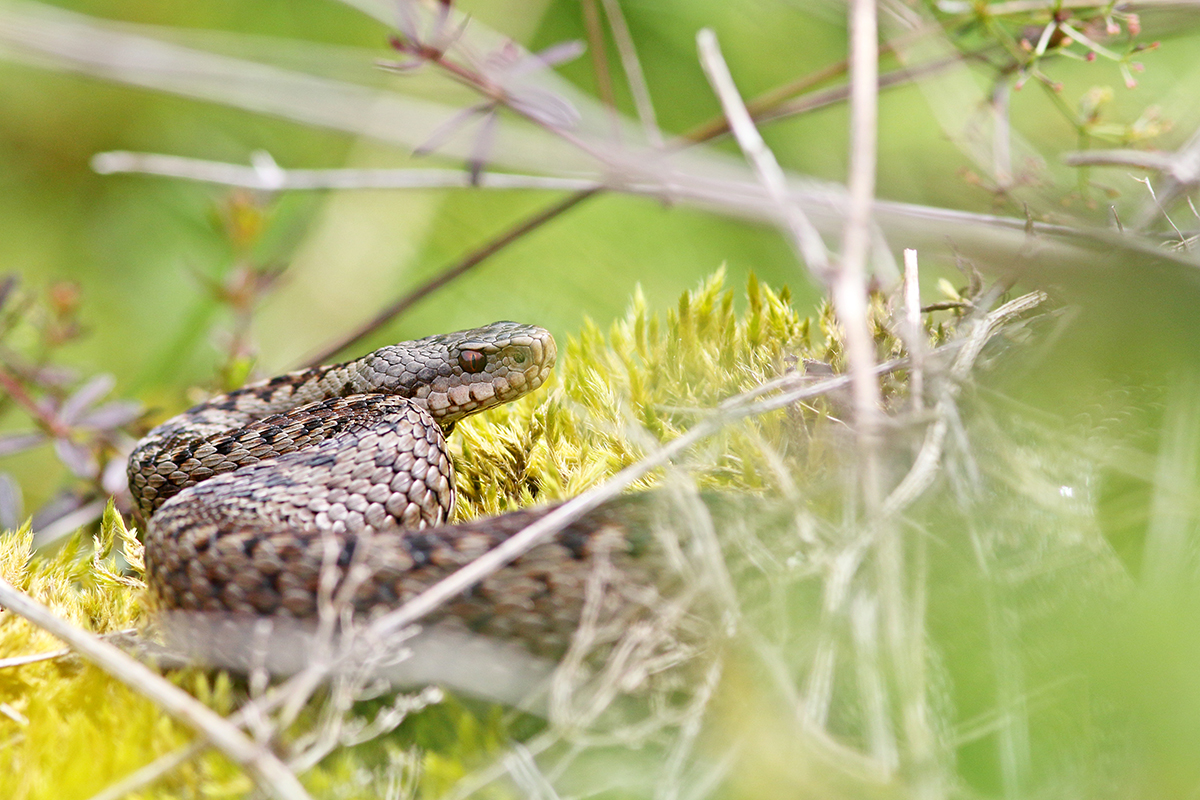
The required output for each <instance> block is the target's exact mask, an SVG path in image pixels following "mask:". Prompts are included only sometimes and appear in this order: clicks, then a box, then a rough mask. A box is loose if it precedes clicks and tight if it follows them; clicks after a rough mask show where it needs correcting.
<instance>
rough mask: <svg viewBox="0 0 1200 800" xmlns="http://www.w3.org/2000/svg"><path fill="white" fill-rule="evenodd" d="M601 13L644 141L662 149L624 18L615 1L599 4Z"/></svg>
mask: <svg viewBox="0 0 1200 800" xmlns="http://www.w3.org/2000/svg"><path fill="white" fill-rule="evenodd" d="M601 2H602V3H603V4H604V13H605V15H606V16H607V17H608V26H609V28H610V29H611V30H612V36H613V42H614V43H615V44H616V45H617V53H618V54H619V55H620V57H621V66H622V67H624V69H625V79H626V80H627V81H628V82H629V92H630V94H631V95H633V106H634V108H635V109H636V110H637V115H638V120H639V121H640V122H641V123H642V130H643V131H645V133H646V140H647V141H648V142H650V144H651V146H653V147H662V145H663V138H662V132H661V131H660V130H659V129H658V119H657V117H656V116H655V114H654V103H653V101H651V99H650V87H648V86H647V85H646V76H645V74H644V73H643V72H642V62H641V60H640V59H639V58H638V54H637V48H636V47H635V46H634V43H633V36H631V35H630V33H629V26H628V25H627V24H626V22H625V14H624V13H623V12H622V11H621V4H620V3H619V2H618V1H617V0H601Z"/></svg>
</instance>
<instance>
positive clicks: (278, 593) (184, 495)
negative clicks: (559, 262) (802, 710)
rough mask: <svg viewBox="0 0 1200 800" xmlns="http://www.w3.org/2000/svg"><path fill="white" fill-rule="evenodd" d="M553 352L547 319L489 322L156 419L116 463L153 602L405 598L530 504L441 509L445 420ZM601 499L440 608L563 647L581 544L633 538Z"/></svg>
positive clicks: (248, 607)
mask: <svg viewBox="0 0 1200 800" xmlns="http://www.w3.org/2000/svg"><path fill="white" fill-rule="evenodd" d="M556 356H557V349H556V346H555V342H554V338H553V337H552V336H551V334H550V333H549V332H548V331H546V330H544V329H543V328H540V327H536V326H532V325H525V324H520V323H515V322H495V323H493V324H491V325H487V326H484V327H480V328H474V329H470V330H463V331H457V332H454V333H447V334H439V335H434V336H428V337H425V338H422V339H416V340H413V341H407V342H401V343H399V344H393V345H388V346H385V347H382V348H380V349H378V350H375V351H374V352H372V353H369V354H367V355H365V356H363V357H361V358H358V359H355V360H353V361H348V362H344V363H340V364H335V365H330V366H321V367H314V368H310V369H307V370H302V371H297V372H291V373H288V374H285V375H280V376H278V377H274V378H271V379H268V380H265V381H261V382H258V383H254V384H251V385H248V386H245V387H243V388H241V389H238V390H236V391H233V392H230V393H228V394H224V395H220V396H218V397H214V398H212V399H210V400H208V401H207V402H204V403H201V404H199V405H197V406H195V407H193V408H190V409H189V410H187V411H185V412H184V413H182V414H180V415H178V416H176V417H173V418H171V419H169V420H167V421H166V422H164V423H162V424H161V425H159V426H157V427H155V428H154V429H152V430H151V431H150V432H149V433H148V434H147V435H146V436H145V437H144V438H142V439H141V440H140V441H139V442H138V443H137V445H136V446H135V448H134V450H133V452H132V454H131V455H130V458H129V464H128V477H129V487H130V492H131V494H132V497H133V499H134V501H135V503H136V506H137V509H138V513H140V515H141V516H142V517H143V519H145V520H148V521H149V522H148V527H147V530H146V535H145V565H146V582H147V585H148V587H149V589H150V594H151V596H152V598H153V604H154V605H155V606H156V607H157V608H159V609H165V610H168V611H183V612H200V613H206V612H213V613H221V614H233V615H243V616H249V617H276V618H292V619H300V620H304V619H312V618H315V617H317V616H318V615H319V614H321V613H322V612H323V609H326V610H327V609H329V608H331V607H337V604H339V603H340V604H341V606H342V607H347V608H349V609H350V610H351V611H352V613H353V614H356V615H368V616H369V615H371V614H374V613H379V612H380V611H381V610H386V609H390V608H395V607H397V606H399V605H400V604H402V603H404V602H405V601H406V600H407V599H409V598H411V597H413V596H415V595H416V594H418V593H419V592H420V591H422V590H423V589H425V588H428V587H429V586H431V585H432V584H433V583H435V582H437V581H438V580H439V579H441V578H443V577H445V576H446V575H448V574H449V573H450V572H452V571H454V570H455V569H457V568H458V567H460V566H462V565H463V564H466V563H468V562H469V561H470V560H472V559H473V558H476V557H478V556H479V555H481V554H482V553H484V552H486V551H487V550H489V549H491V548H492V547H495V546H496V545H497V544H499V543H500V542H502V541H503V540H505V539H506V538H508V537H509V536H512V535H513V534H515V533H516V532H518V531H520V530H521V529H522V528H523V527H525V526H526V525H527V524H529V523H530V522H531V521H532V520H533V519H535V518H536V517H537V516H538V515H539V514H541V513H544V511H538V510H525V511H516V512H510V513H508V514H503V515H499V516H495V517H487V518H483V519H480V520H474V521H471V522H466V523H457V524H455V523H453V522H452V517H453V512H454V506H455V489H454V466H453V463H452V460H451V458H450V455H449V453H448V450H447V440H446V437H447V436H448V435H449V434H450V433H451V432H452V431H453V429H454V426H455V424H456V423H457V422H459V421H460V420H462V419H463V418H465V417H467V416H469V415H471V414H475V413H478V412H480V411H483V410H485V409H488V408H493V407H495V406H497V405H500V404H502V403H507V402H510V401H512V400H515V399H517V398H519V397H522V396H524V395H526V394H528V393H529V392H532V391H534V390H536V389H538V388H539V387H541V386H542V385H543V384H544V383H545V382H546V380H547V379H548V378H549V376H550V374H551V370H552V369H553V367H554V363H555V359H556ZM598 513H599V517H597V516H596V515H593V516H592V517H591V518H590V519H587V520H583V521H580V522H577V523H575V524H574V525H572V526H568V527H567V528H566V529H564V530H562V531H560V532H559V533H558V535H557V536H556V537H555V538H554V539H553V540H552V541H549V542H546V543H544V544H542V545H539V546H538V547H536V548H534V549H533V550H532V551H530V552H529V553H527V554H526V555H524V556H522V557H521V558H519V559H517V560H516V561H514V562H512V563H511V564H509V565H508V566H506V567H505V568H503V569H501V570H500V571H499V572H497V573H496V574H494V575H493V576H491V577H489V578H487V579H485V580H484V581H483V582H481V583H480V584H478V585H476V586H474V587H473V588H472V589H471V590H470V591H469V592H467V593H465V594H464V595H463V596H461V597H460V598H459V599H458V600H455V601H452V602H450V603H449V604H447V606H445V607H444V608H443V609H442V611H441V612H440V614H441V615H442V616H444V617H447V618H453V619H455V620H457V621H458V622H459V623H460V624H462V625H465V626H466V627H467V628H468V629H470V630H471V631H473V632H481V633H484V634H487V635H492V636H499V637H502V638H505V639H516V640H518V641H520V642H522V643H523V644H524V645H525V646H526V647H527V648H528V649H530V650H533V651H535V652H539V653H553V652H562V650H563V648H564V647H565V646H566V643H567V641H568V640H569V637H570V634H571V630H572V628H573V626H574V625H575V624H576V622H577V620H578V616H579V613H580V609H581V606H582V603H583V597H584V594H585V584H586V582H587V577H588V574H589V570H590V568H591V567H590V565H591V561H592V557H593V555H594V554H595V553H597V552H598V551H599V549H604V550H605V552H606V553H607V552H613V551H614V549H615V550H616V551H618V554H621V553H625V552H626V551H628V550H629V549H630V547H631V545H630V544H629V542H628V541H627V540H626V539H625V538H624V537H625V532H626V526H625V525H624V524H622V525H606V524H605V519H604V513H605V512H603V511H600V512H598Z"/></svg>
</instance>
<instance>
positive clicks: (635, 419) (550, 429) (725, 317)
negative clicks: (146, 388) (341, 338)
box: [0, 272, 838, 800]
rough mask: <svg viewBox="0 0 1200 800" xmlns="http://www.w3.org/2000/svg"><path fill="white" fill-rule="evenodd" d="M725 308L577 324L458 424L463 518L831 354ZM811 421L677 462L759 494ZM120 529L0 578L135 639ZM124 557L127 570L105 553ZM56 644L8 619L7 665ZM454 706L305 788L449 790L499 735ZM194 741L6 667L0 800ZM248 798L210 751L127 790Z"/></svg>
mask: <svg viewBox="0 0 1200 800" xmlns="http://www.w3.org/2000/svg"><path fill="white" fill-rule="evenodd" d="M733 299H734V297H733V292H731V291H728V290H726V289H725V287H724V276H723V273H721V272H718V273H717V274H716V275H715V276H713V277H712V278H711V279H709V280H708V281H706V282H705V283H704V284H703V285H702V286H701V287H700V288H699V289H698V290H697V291H695V292H691V293H687V294H685V295H684V296H683V297H681V298H680V302H679V305H678V307H677V308H676V309H674V310H672V311H671V312H669V313H668V314H667V315H666V318H665V320H662V319H660V318H659V317H658V316H657V315H655V314H653V313H651V312H650V311H649V310H648V309H647V308H646V304H645V301H644V299H643V298H642V296H641V294H640V292H639V293H637V294H635V296H634V298H633V302H632V305H631V309H630V311H629V313H628V315H627V316H626V318H625V319H623V320H620V321H618V322H616V323H614V324H613V325H612V327H611V329H610V330H609V332H608V334H607V336H605V335H604V334H603V333H602V332H601V331H600V330H599V329H598V328H597V327H596V326H595V325H594V324H592V323H590V322H589V323H586V324H585V326H584V328H583V330H582V331H581V333H580V335H579V338H578V339H573V340H571V341H570V342H568V343H567V344H566V347H565V348H564V352H563V353H562V355H561V357H560V362H559V367H558V369H557V378H556V380H555V382H554V383H553V384H552V385H551V386H550V388H549V391H542V392H539V393H536V394H535V395H534V396H531V397H528V398H525V399H524V400H522V401H521V402H518V403H513V404H510V405H508V406H505V407H503V408H499V409H495V410H493V411H492V412H489V413H488V414H484V415H481V416H480V417H477V418H474V419H472V420H469V421H467V422H466V423H464V424H463V425H461V426H460V433H458V434H456V435H455V436H454V437H453V448H454V451H455V456H456V463H457V464H458V485H459V491H460V504H459V507H460V515H461V516H464V517H471V516H479V515H486V514H493V513H498V512H501V511H504V510H507V509H511V508H514V507H516V506H518V505H528V504H533V503H538V502H546V501H551V500H555V499H559V498H564V497H568V496H571V495H574V494H577V493H578V492H580V491H582V490H584V489H586V488H588V487H590V486H592V485H594V484H596V483H598V482H600V481H603V480H604V479H605V478H607V477H608V476H610V475H612V474H613V473H614V472H615V471H617V470H618V469H620V468H621V467H623V466H625V465H627V464H630V463H632V462H634V461H636V460H637V459H638V458H639V457H640V456H642V455H644V454H645V453H646V452H647V451H648V449H650V448H652V447H654V446H656V445H657V444H658V443H661V442H665V441H669V440H670V439H673V438H674V437H676V436H678V435H679V434H680V433H681V432H683V431H684V430H686V429H687V428H688V427H690V426H691V425H692V424H694V423H695V422H696V421H697V420H698V419H700V418H701V416H702V415H703V414H704V413H706V410H708V409H711V408H712V407H714V406H715V405H716V404H718V403H719V402H720V401H722V400H724V399H726V398H728V397H730V396H732V395H734V394H737V393H739V392H742V391H744V390H746V389H749V388H751V387H754V386H757V385H759V384H761V383H762V382H764V381H766V380H769V379H770V378H773V377H776V376H778V375H780V374H783V373H785V372H787V371H789V370H793V369H797V368H799V367H800V366H801V364H802V362H803V361H804V360H806V359H809V358H816V359H818V360H824V361H828V360H831V359H832V360H836V358H837V357H838V354H837V352H836V348H827V347H826V346H824V345H822V347H823V348H825V349H822V350H821V351H819V352H814V351H813V343H812V342H811V340H810V337H811V334H812V330H811V328H812V326H811V323H810V321H809V320H807V319H804V318H802V317H800V316H799V315H798V314H797V313H796V312H795V311H794V310H793V309H792V308H791V307H790V305H789V303H788V300H789V297H788V293H787V291H786V290H784V291H783V292H779V293H776V292H773V291H772V290H770V289H769V288H768V287H766V286H765V285H763V284H760V283H759V282H758V281H757V280H754V279H751V281H750V283H749V287H748V290H747V308H746V310H745V312H744V313H743V314H741V315H738V314H736V313H735V312H734V304H733ZM824 322H826V323H827V319H826V320H824ZM806 415H807V419H806ZM813 418H815V416H814V415H812V414H808V413H807V412H805V411H803V410H791V411H787V412H785V411H780V412H775V413H773V414H772V415H769V416H767V417H764V418H760V419H758V420H757V421H755V422H754V423H752V424H741V425H736V426H733V427H731V428H730V429H729V430H727V431H726V432H724V433H722V434H721V435H720V436H718V437H715V438H714V439H713V440H711V441H709V442H707V443H705V444H704V445H702V446H701V447H699V448H698V449H697V451H696V452H694V453H692V454H690V455H689V456H688V463H687V464H686V465H684V466H686V467H687V468H688V469H689V471H690V472H691V474H692V475H693V477H694V478H695V479H696V480H697V481H698V482H700V483H701V484H702V485H709V486H716V487H723V488H731V487H736V488H739V489H745V490H750V491H762V490H764V489H766V488H769V487H770V485H771V484H772V482H773V481H774V480H775V478H774V477H773V476H777V475H778V469H777V467H778V463H779V462H778V458H779V456H780V454H781V453H784V452H786V451H789V450H791V451H793V455H794V454H795V453H796V452H801V451H802V448H799V447H798V445H800V444H803V443H802V442H801V441H800V440H799V437H801V436H803V435H804V431H805V430H806V429H807V427H808V422H809V421H811V419H813ZM773 460H774V461H773ZM655 479H656V478H655V476H651V477H650V478H648V479H647V482H653V481H654V480H655ZM122 531H123V525H121V524H120V523H119V521H118V520H116V519H115V518H113V517H111V516H110V517H109V519H108V520H107V524H106V525H105V526H104V533H103V535H102V537H101V538H100V539H97V540H96V541H95V542H94V543H91V542H89V541H88V540H87V539H85V538H83V537H82V536H77V537H76V538H75V539H73V540H72V541H71V542H70V543H68V544H67V545H66V546H64V547H62V548H61V549H60V550H58V552H57V553H55V554H53V555H49V556H32V555H31V554H30V553H31V542H32V536H31V535H30V533H29V532H28V531H18V532H14V533H8V534H5V535H4V536H3V537H2V538H0V574H2V575H3V576H4V578H5V579H6V580H8V581H9V582H10V583H12V584H14V585H16V586H17V587H19V588H20V589H22V590H23V591H25V592H27V593H29V594H30V595H32V596H33V597H35V598H37V599H38V600H40V601H41V602H43V603H45V604H47V605H49V606H50V607H51V608H52V609H53V610H54V611H55V613H57V614H59V615H60V616H62V617H64V618H66V619H69V620H71V621H72V622H73V623H75V624H77V625H80V626H81V627H84V628H87V629H89V630H92V631H96V632H97V633H108V632H112V631H119V630H123V629H128V628H136V627H138V626H139V625H140V624H141V623H143V622H144V620H143V614H144V611H143V609H144V605H143V602H142V596H141V589H140V588H139V587H138V581H137V580H136V578H137V577H138V567H139V566H140V565H139V564H138V553H137V548H136V543H132V544H131V543H130V542H127V541H124V542H123V541H122V539H123V536H122ZM117 546H121V548H122V549H123V551H124V552H123V559H122V560H123V561H124V562H125V563H124V564H123V565H122V566H123V567H124V573H122V569H119V568H118V567H117V563H118V558H117V557H116V556H115V555H113V551H114V550H115V549H116V548H117ZM128 564H132V565H133V566H132V567H129V566H127V565H128ZM131 578H132V579H131ZM59 648H60V644H59V643H58V642H57V641H55V640H54V639H53V638H52V637H50V636H48V635H47V634H45V633H43V632H41V631H40V630H38V629H36V628H33V627H32V626H30V625H29V624H27V623H26V622H25V621H24V620H22V619H20V618H18V617H16V616H15V615H13V614H2V615H0V659H5V658H9V659H11V658H13V657H16V656H23V655H27V654H34V653H39V652H47V651H54V650H57V649H59ZM174 680H176V681H178V682H180V683H181V684H182V685H184V686H186V687H187V688H188V689H189V690H190V691H192V692H193V693H196V694H197V695H198V696H200V697H202V698H203V699H204V700H205V701H206V702H209V703H210V704H211V705H213V706H214V707H216V708H218V709H219V710H220V711H222V712H228V711H229V710H230V709H232V708H233V706H234V694H235V692H234V690H233V689H232V688H231V683H230V681H229V680H228V679H227V678H225V677H223V676H216V677H212V676H207V675H205V674H203V673H201V672H196V671H193V672H186V673H182V674H176V675H175V676H174ZM457 708H458V707H457V706H455V705H454V704H451V705H450V706H449V709H450V710H447V708H446V707H442V708H441V709H438V710H434V711H433V712H432V714H431V715H430V712H427V713H426V715H422V717H427V720H426V722H425V723H422V722H421V721H420V719H418V720H417V721H416V722H413V724H411V725H410V724H409V723H406V726H405V728H404V729H402V730H401V732H399V733H397V734H393V736H392V737H391V738H390V739H389V740H387V741H386V742H384V743H382V744H380V745H378V746H376V748H375V749H374V750H373V751H372V753H371V755H370V757H369V759H368V761H369V763H367V762H364V761H361V760H359V759H360V758H366V757H365V756H364V757H360V756H358V755H356V754H355V751H342V752H339V753H337V754H335V755H333V756H330V757H329V758H326V759H325V760H324V761H323V762H322V763H321V764H320V765H319V766H318V767H316V768H315V769H313V770H311V771H310V772H309V773H307V774H306V775H305V777H304V780H305V782H306V784H307V785H308V786H309V787H310V788H311V789H312V790H313V791H314V792H317V793H318V795H320V796H324V797H340V796H347V797H349V796H369V795H371V794H373V793H378V792H382V791H383V785H382V784H381V783H380V781H383V782H384V783H386V782H389V781H391V782H394V781H396V780H401V781H404V782H412V781H419V780H423V781H425V783H423V784H422V790H424V789H428V788H430V787H434V785H435V784H436V785H437V786H440V787H442V788H445V787H446V786H447V785H448V784H449V783H450V782H452V781H453V780H454V779H455V778H456V776H458V775H460V774H461V773H462V772H463V770H464V763H465V762H467V761H470V760H472V759H471V755H470V751H471V750H472V749H475V750H477V751H489V750H492V749H494V748H496V747H498V746H499V745H500V742H501V741H502V738H503V737H502V735H501V734H500V732H499V731H500V730H501V725H500V722H499V718H498V717H495V716H493V715H490V714H484V715H483V716H482V717H480V716H478V715H476V714H468V713H467V712H464V711H461V710H455V709H457ZM439 715H440V716H439ZM430 720H432V721H430ZM410 722H411V721H410ZM405 736H408V737H409V738H407V739H405V738H404V737H405ZM190 739H191V735H190V734H189V733H188V732H187V731H186V730H185V729H183V728H182V727H181V726H179V725H177V724H175V723H173V722H172V721H170V720H169V719H168V718H167V717H166V715H165V714H163V713H162V712H160V711H159V710H158V709H157V708H156V707H154V706H153V705H152V704H150V703H149V702H147V701H146V700H144V699H142V698H141V697H140V696H139V695H138V694H137V693H136V692H133V691H131V690H129V689H127V688H125V687H124V686H123V685H121V684H120V683H118V682H116V681H115V680H112V679H109V678H108V677H107V676H106V675H104V674H103V673H101V672H99V671H98V670H96V669H95V668H93V667H91V666H88V665H86V664H84V663H81V662H80V661H79V660H77V659H76V658H74V657H66V658H59V659H54V660H47V661H40V662H36V663H29V664H24V665H18V666H4V667H0V797H4V798H11V799H12V800H34V799H35V798H47V799H49V798H54V800H70V799H71V798H85V797H89V796H91V795H92V794H93V793H94V792H96V791H98V790H99V789H101V788H103V787H104V786H106V785H108V784H110V783H112V782H113V781H116V780H118V779H120V778H122V777H124V776H126V775H127V774H128V773H130V772H132V771H133V770H135V769H136V768H138V767H140V766H142V765H144V764H146V763H148V762H149V761H151V760H152V759H153V758H155V757H156V756H158V755H160V754H163V753H166V752H168V751H171V750H173V749H175V748H177V747H179V746H181V745H183V744H185V743H187V742H188V741H190ZM421 745H424V746H423V747H422V746H421ZM381 776H384V777H381ZM422 776H423V777H422ZM410 785H411V783H410ZM351 786H353V787H357V788H354V789H351V788H349V787H351ZM372 787H373V788H372ZM435 788H436V787H435ZM249 789H250V784H249V782H248V781H247V779H246V778H245V777H244V776H243V775H241V774H239V773H238V771H237V770H236V769H235V768H233V767H232V766H230V765H229V764H228V763H227V762H225V761H224V760H223V759H222V758H221V757H220V756H217V755H214V754H211V753H209V754H207V755H205V756H202V757H200V758H197V759H194V760H193V761H191V762H189V763H188V765H187V766H185V767H183V768H181V769H179V770H176V771H175V772H173V773H172V774H171V776H170V777H169V778H168V779H166V780H165V781H163V782H161V783H159V784H155V785H154V786H153V787H151V788H149V789H147V790H145V791H144V792H142V793H140V794H137V795H134V796H137V797H160V796H161V797H175V796H189V797H190V796H204V797H210V798H222V797H240V796H243V795H245V794H246V793H247V792H248V791H249ZM364 792H365V794H363V793H364ZM421 793H422V794H424V793H425V792H424V791H422V792H421Z"/></svg>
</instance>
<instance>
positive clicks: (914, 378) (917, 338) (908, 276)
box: [904, 248, 928, 413]
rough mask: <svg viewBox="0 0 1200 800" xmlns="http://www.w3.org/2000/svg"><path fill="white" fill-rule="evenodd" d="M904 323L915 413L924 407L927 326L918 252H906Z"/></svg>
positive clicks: (909, 388) (909, 382)
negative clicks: (922, 309) (922, 317)
mask: <svg viewBox="0 0 1200 800" xmlns="http://www.w3.org/2000/svg"><path fill="white" fill-rule="evenodd" d="M904 322H905V330H906V334H905V339H907V342H906V343H907V345H908V355H909V357H910V358H911V360H912V369H911V370H909V379H908V391H909V394H910V395H911V398H912V407H913V411H915V412H918V413H919V412H920V411H921V409H922V408H924V407H925V350H926V349H928V348H927V347H926V344H925V327H924V326H923V325H922V324H921V281H920V271H919V267H918V263H917V251H916V250H913V249H911V248H906V249H905V250H904Z"/></svg>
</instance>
